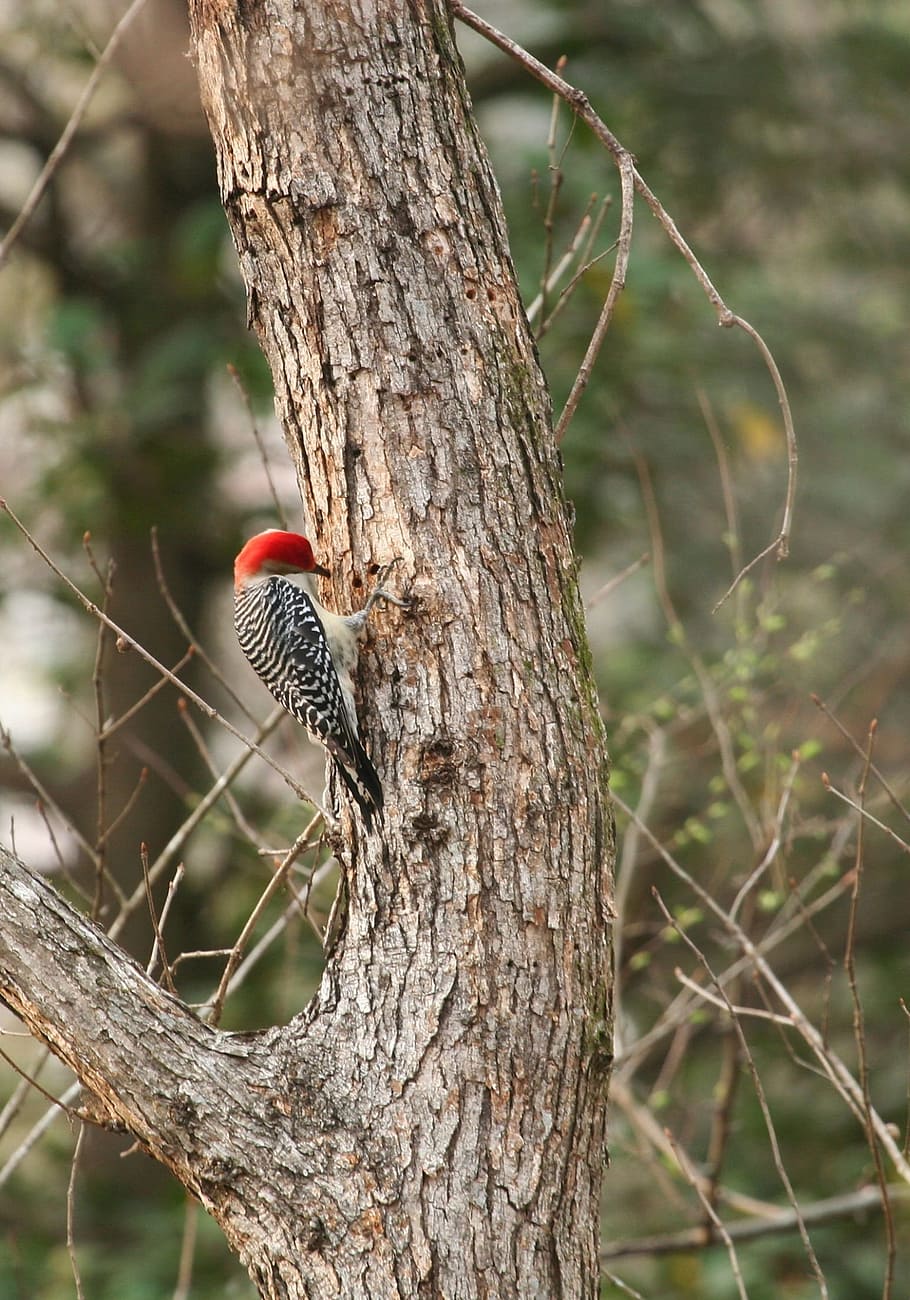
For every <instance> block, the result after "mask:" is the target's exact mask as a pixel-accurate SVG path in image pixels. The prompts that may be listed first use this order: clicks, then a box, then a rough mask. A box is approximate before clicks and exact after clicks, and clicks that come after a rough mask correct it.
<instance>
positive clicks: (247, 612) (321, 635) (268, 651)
mask: <svg viewBox="0 0 910 1300" xmlns="http://www.w3.org/2000/svg"><path fill="white" fill-rule="evenodd" d="M234 627H235V628H236V630H237V640H238V641H239V642H240V648H241V650H242V651H243V653H244V654H245V655H246V657H247V659H248V660H249V661H250V665H251V667H252V668H253V671H254V672H255V673H256V674H257V676H258V677H259V678H260V679H261V680H262V682H263V683H264V684H265V685H266V686H267V687H268V689H269V690H270V691H271V693H272V695H274V697H275V699H276V700H277V701H278V703H279V704H280V705H281V706H282V707H283V708H285V709H287V711H288V713H290V714H291V715H292V716H293V717H295V718H296V719H297V721H298V722H300V723H301V724H302V725H303V726H304V727H306V729H307V731H308V732H309V734H310V735H311V736H312V737H313V739H314V740H316V741H318V742H319V743H320V744H321V745H323V746H324V747H325V749H326V750H327V752H328V753H329V754H330V755H331V757H332V759H333V760H334V764H335V769H336V771H337V772H338V775H339V776H340V777H341V779H342V781H343V782H344V784H345V785H346V786H347V788H348V790H349V791H350V793H351V795H352V796H353V798H354V799H355V801H356V802H357V804H358V805H359V807H360V809H361V812H362V813H363V819H364V822H365V824H366V828H367V830H368V831H369V830H371V829H372V825H373V818H374V817H379V818H381V817H382V803H383V797H382V785H381V783H380V780H379V775H378V773H377V772H376V769H375V767H374V766H373V764H372V762H371V761H370V759H369V757H368V755H367V753H366V751H365V749H364V748H363V746H362V745H361V743H360V740H359V738H358V735H357V716H356V714H355V712H354V709H353V704H352V703H349V701H347V700H345V696H344V692H343V691H342V689H341V684H340V682H339V680H338V675H337V673H336V671H335V667H334V664H333V662H332V657H331V653H330V651H329V647H328V643H327V641H326V637H325V632H324V631H323V627H322V623H321V622H320V619H319V615H318V614H317V613H316V610H315V608H314V606H313V602H312V601H311V600H310V598H309V596H308V595H307V593H306V592H305V591H303V590H302V588H300V587H298V586H296V585H295V584H294V583H293V582H288V581H287V579H286V578H282V577H278V576H273V577H270V578H267V579H266V580H265V581H264V582H253V583H250V584H249V585H248V586H247V587H246V588H245V589H244V590H242V591H239V592H237V593H236V595H235V597H234Z"/></svg>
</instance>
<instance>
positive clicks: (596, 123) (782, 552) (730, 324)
mask: <svg viewBox="0 0 910 1300" xmlns="http://www.w3.org/2000/svg"><path fill="white" fill-rule="evenodd" d="M449 7H450V9H451V11H452V13H453V14H454V15H455V17H456V18H459V19H461V21H462V22H463V23H465V24H467V26H469V27H473V29H474V30H475V31H476V32H479V33H480V35H481V36H483V37H484V38H485V39H486V40H488V41H489V42H490V43H491V44H492V45H495V46H497V47H498V48H499V49H500V50H502V51H503V53H505V54H507V55H508V56H509V57H510V58H512V59H514V60H515V61H516V62H517V63H519V64H520V65H521V66H522V67H523V68H524V69H525V70H526V71H527V72H528V73H529V74H530V75H531V76H532V77H534V78H535V80H537V81H539V82H540V83H541V85H543V86H545V87H546V88H547V89H548V90H549V91H551V92H553V93H554V94H557V95H559V96H560V97H561V98H562V99H564V100H565V102H566V103H567V104H568V105H569V107H570V108H571V109H572V111H573V113H575V115H576V116H577V117H580V118H581V120H582V121H583V122H584V123H585V124H586V125H587V126H588V127H589V128H590V130H591V131H592V132H593V133H594V135H595V136H596V137H597V139H598V140H600V142H601V144H603V146H604V147H605V148H606V150H607V151H608V153H609V154H610V155H611V157H612V158H613V161H614V162H615V163H616V165H617V167H618V168H619V169H620V176H622V175H623V170H624V169H625V168H626V167H631V175H632V180H633V183H634V186H635V189H636V190H637V192H638V193H639V194H640V195H641V196H642V198H643V199H644V200H645V202H646V203H647V205H648V207H649V208H650V209H651V212H652V213H653V214H654V216H655V217H656V218H657V221H658V223H659V224H660V226H661V228H662V229H663V231H664V233H665V234H666V236H667V238H668V239H669V240H670V242H671V243H672V244H673V246H674V247H675V248H676V249H677V251H678V252H679V253H680V254H681V255H682V257H683V258H684V260H685V262H686V263H687V265H688V267H689V269H690V270H691V271H692V274H693V275H694V276H695V278H696V280H697V281H698V283H699V284H700V285H701V288H702V291H703V292H704V294H705V296H706V297H707V299H708V301H709V302H710V303H711V306H712V307H713V308H714V311H715V313H716V315H717V323H718V325H720V326H721V327H722V328H724V329H732V328H734V327H737V328H739V329H741V330H743V331H744V332H745V333H746V334H747V335H748V336H749V338H750V339H752V341H753V343H755V345H756V346H757V347H758V350H759V353H760V355H761V357H762V359H763V361H764V363H765V365H766V367H767V369H768V371H769V373H770V375H771V379H772V382H773V383H774V387H775V389H776V392H777V397H778V401H779V402H780V405H781V410H782V411H783V417H784V429H785V431H786V436H787V466H788V473H787V490H786V497H785V502H784V509H783V515H782V519H781V526H780V530H779V532H778V534H777V536H776V537H775V539H774V541H773V542H772V543H771V545H770V546H769V547H767V548H766V549H765V550H764V551H762V553H761V554H760V555H758V556H756V558H755V559H754V560H753V561H751V562H750V564H749V565H748V566H747V567H746V569H744V570H743V571H742V572H740V573H739V574H738V575H737V577H736V578H735V579H734V581H733V583H732V584H731V586H730V587H729V588H728V590H727V591H726V593H725V594H724V596H723V597H722V599H721V601H720V602H719V604H722V603H723V601H724V600H726V599H727V597H728V596H730V594H731V593H732V592H733V591H734V590H735V589H736V587H737V586H738V585H739V583H740V582H741V581H742V579H743V578H744V577H745V576H746V573H748V572H749V570H750V569H752V568H754V566H755V565H756V564H757V563H758V562H759V561H760V560H762V559H764V557H765V556H766V555H769V554H770V553H771V552H772V551H775V552H776V553H777V557H778V559H783V558H784V557H785V556H786V554H787V552H788V549H789V545H790V532H791V527H792V515H793V503H794V500H795V498H796V475H797V464H798V456H797V445H796V434H795V430H794V427H793V419H792V415H791V412H790V403H789V400H788V398H787V393H786V389H785V388H784V385H783V381H782V379H781V377H780V372H779V370H778V368H777V365H776V363H775V361H774V358H773V356H772V354H771V352H770V350H769V348H768V346H767V344H766V343H765V341H764V339H762V337H761V335H760V334H759V333H758V331H757V330H756V329H755V328H754V327H753V326H752V325H750V324H749V322H748V321H745V320H743V318H742V317H741V316H737V315H736V314H735V313H734V312H732V311H731V310H730V308H729V307H728V306H727V304H726V303H725V302H724V300H723V298H722V297H721V295H720V294H719V293H718V291H717V289H716V288H715V287H714V285H713V284H712V282H711V279H710V277H709V276H708V274H707V272H706V271H705V270H704V268H703V267H702V265H701V263H700V262H699V260H698V258H697V257H696V256H695V254H694V253H693V252H692V249H691V248H690V247H689V245H688V244H687V243H686V241H685V239H683V237H682V235H681V234H680V232H679V230H678V229H677V226H676V223H675V222H674V220H673V218H672V217H671V216H670V214H669V213H668V212H667V210H666V209H665V208H664V206H663V204H662V203H661V202H660V200H659V199H658V197H657V195H656V194H655V193H654V192H653V190H652V189H651V188H650V186H648V185H647V184H646V182H645V180H644V177H643V176H642V175H641V173H640V172H639V171H638V168H637V167H635V165H634V159H633V157H632V155H631V154H630V153H629V151H628V150H627V149H626V148H625V147H624V146H623V145H622V144H620V142H619V140H618V139H617V137H616V136H615V135H614V134H613V132H612V131H611V130H610V129H609V127H608V126H607V125H606V123H605V122H604V121H603V120H602V119H601V118H600V117H599V116H598V115H597V114H596V113H595V112H594V110H593V108H592V107H591V104H590V101H589V100H588V97H587V95H585V94H584V92H583V91H581V90H579V89H578V88H577V87H576V86H572V85H570V84H569V82H567V81H564V80H563V78H562V77H559V76H557V75H556V73H554V72H552V71H551V70H550V69H549V68H548V67H546V65H545V64H543V63H541V62H540V60H539V59H535V58H534V56H533V55H532V54H529V53H528V51H527V50H525V49H523V48H522V47H521V46H520V45H518V44H517V42H515V41H513V40H512V39H511V38H510V37H509V36H506V35H505V34H504V33H503V32H500V31H499V30H497V28H495V27H494V26H492V24H491V23H488V22H487V21H486V20H485V19H483V18H481V17H480V16H479V15H478V14H475V13H473V12H472V10H470V9H468V8H467V6H466V5H464V4H462V2H461V0H449ZM618 261H619V257H618V256H617V263H618ZM615 278H616V275H615V272H614V281H615ZM612 287H613V286H612V285H611V289H612ZM563 416H565V412H563ZM561 419H562V417H561ZM560 422H561V421H560Z"/></svg>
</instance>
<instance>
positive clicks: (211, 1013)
mask: <svg viewBox="0 0 910 1300" xmlns="http://www.w3.org/2000/svg"><path fill="white" fill-rule="evenodd" d="M321 821H322V814H321V813H317V814H316V816H315V817H314V818H313V819H312V820H311V821H310V823H309V825H308V826H307V827H306V829H305V830H304V831H303V832H302V833H301V834H300V835H298V837H297V839H296V840H295V841H294V843H293V845H292V846H291V848H290V849H289V850H288V852H287V853H286V854H285V856H284V859H283V860H282V862H281V864H280V866H279V867H278V869H277V871H275V872H274V874H273V875H272V877H271V879H270V880H269V883H268V884H267V885H266V887H265V889H264V890H263V891H262V894H261V895H260V898H259V901H258V903H257V904H256V906H255V907H254V908H253V910H252V912H251V913H250V915H249V917H248V918H247V921H246V924H245V925H244V927H243V929H242V930H241V932H240V935H239V937H238V939H237V942H236V943H235V944H234V947H233V948H232V949H231V955H230V957H229V958H228V960H227V962H226V964H225V967H224V972H223V973H222V976H221V981H220V983H219V985H218V988H217V990H216V992H215V995H214V997H213V998H212V999H211V1001H210V1002H209V1003H207V1005H206V1007H205V1008H204V1010H203V1013H202V1018H203V1019H204V1020H206V1021H207V1022H208V1023H209V1024H211V1025H217V1024H218V1021H219V1020H220V1019H221V1012H222V1011H223V1009H224V1002H225V998H226V997H227V991H228V987H229V985H230V982H231V976H232V975H233V974H234V972H235V971H236V969H237V967H238V966H239V964H240V959H241V958H242V956H243V954H244V952H245V951H246V946H247V944H248V943H249V941H250V937H251V936H252V933H253V931H254V929H255V928H256V926H257V925H258V924H259V919H260V917H261V916H262V913H263V912H264V911H265V909H266V907H267V906H268V904H269V902H270V900H271V899H272V898H273V897H274V895H275V894H276V893H277V892H278V890H279V889H280V888H281V886H282V885H283V883H284V880H285V877H286V876H287V873H288V872H289V871H290V869H291V866H292V865H293V863H294V862H296V860H297V858H299V856H300V854H301V853H303V852H304V850H305V849H307V848H309V846H310V843H311V837H312V835H313V832H314V831H315V829H316V827H317V826H318V825H319V823H320V822H321Z"/></svg>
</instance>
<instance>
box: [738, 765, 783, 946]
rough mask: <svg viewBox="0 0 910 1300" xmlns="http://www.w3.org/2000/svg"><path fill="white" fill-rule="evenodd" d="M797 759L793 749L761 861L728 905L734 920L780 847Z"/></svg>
mask: <svg viewBox="0 0 910 1300" xmlns="http://www.w3.org/2000/svg"><path fill="white" fill-rule="evenodd" d="M799 761H800V760H799V752H798V751H797V750H794V752H793V756H792V758H791V760H790V767H789V769H788V771H787V776H786V779H785V780H784V788H783V791H782V793H781V796H780V801H779V802H778V805H777V815H776V817H775V818H774V831H773V834H772V836H771V843H770V844H769V845H768V848H767V850H766V851H765V854H764V856H763V858H762V860H761V862H759V864H758V866H757V867H756V868H755V870H754V871H753V872H752V873H751V874H750V875H749V876H748V878H747V879H746V880H745V881H744V883H743V885H742V887H741V888H740V891H739V893H738V894H737V895H736V897H735V898H734V900H733V903H732V905H731V907H730V917H731V919H732V920H734V921H735V920H736V917H737V915H738V913H739V909H740V908H741V907H742V905H743V902H744V901H745V899H746V896H747V895H748V894H750V893H751V892H752V890H753V889H754V888H755V886H756V885H757V884H758V882H759V880H761V878H762V876H763V875H764V874H765V872H766V871H767V870H768V868H769V867H770V866H771V864H772V862H773V861H774V859H775V858H776V857H777V855H778V853H779V852H780V847H781V845H782V844H783V841H784V819H785V818H786V816H787V805H788V804H789V802H790V796H791V794H792V793H793V784H794V782H795V780H796V774H797V772H798V771H799Z"/></svg>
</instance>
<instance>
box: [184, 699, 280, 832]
mask: <svg viewBox="0 0 910 1300" xmlns="http://www.w3.org/2000/svg"><path fill="white" fill-rule="evenodd" d="M177 713H178V714H179V716H180V721H181V722H182V723H183V725H184V726H185V727H186V729H187V731H188V732H189V733H190V736H191V737H192V741H193V744H194V745H195V746H196V749H197V750H198V751H199V755H200V757H201V758H202V761H203V762H204V763H205V765H206V767H207V768H208V769H209V772H210V773H211V774H212V776H217V772H218V769H217V767H216V765H215V760H214V758H213V757H212V752H211V750H210V749H209V747H208V745H207V744H206V743H205V738H204V737H203V735H202V732H201V731H200V730H199V728H198V727H197V725H196V719H195V718H194V717H193V716H192V715H191V714H190V711H189V709H188V708H187V703H186V700H178V701H177ZM224 802H225V804H226V805H227V808H228V811H229V812H230V814H231V816H232V817H233V819H234V821H235V822H236V823H237V826H238V828H239V829H240V833H241V834H242V835H244V836H245V837H246V839H247V840H248V841H249V842H250V844H252V845H254V846H255V847H256V848H257V849H258V848H260V847H261V843H260V839H259V836H258V835H257V834H256V831H255V830H254V829H253V827H252V826H251V825H250V823H249V822H248V821H247V819H246V817H244V815H243V810H242V809H241V807H240V805H239V804H238V802H237V800H236V799H235V798H234V795H233V792H232V791H231V789H230V787H228V788H227V789H225V791H224Z"/></svg>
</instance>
